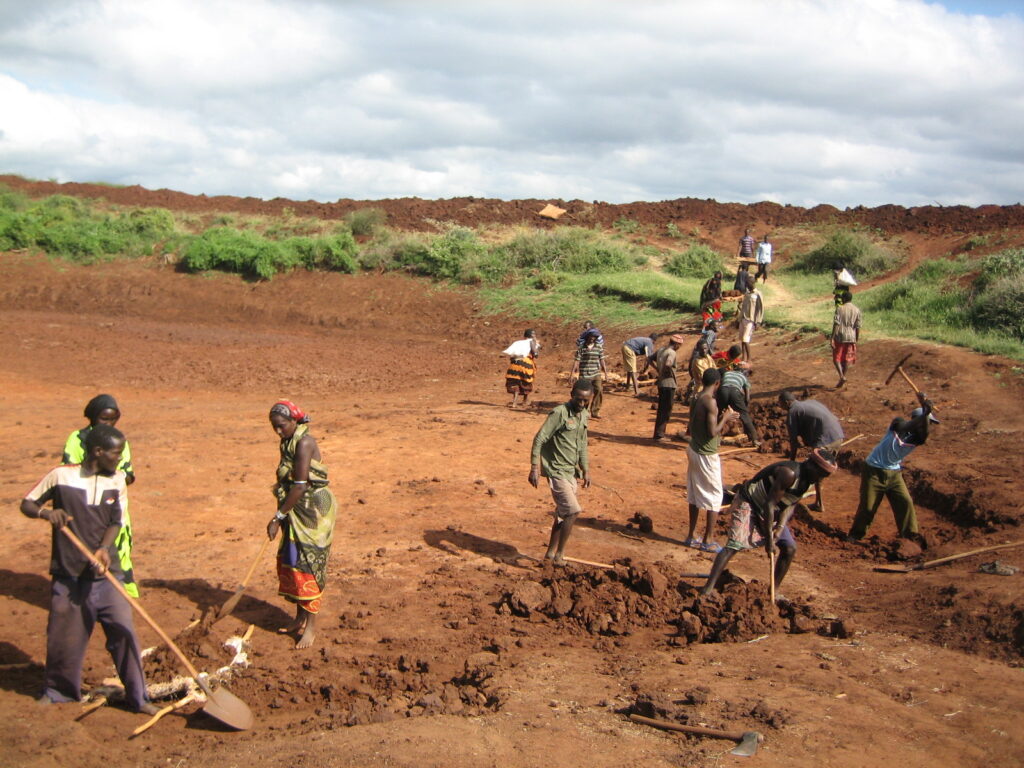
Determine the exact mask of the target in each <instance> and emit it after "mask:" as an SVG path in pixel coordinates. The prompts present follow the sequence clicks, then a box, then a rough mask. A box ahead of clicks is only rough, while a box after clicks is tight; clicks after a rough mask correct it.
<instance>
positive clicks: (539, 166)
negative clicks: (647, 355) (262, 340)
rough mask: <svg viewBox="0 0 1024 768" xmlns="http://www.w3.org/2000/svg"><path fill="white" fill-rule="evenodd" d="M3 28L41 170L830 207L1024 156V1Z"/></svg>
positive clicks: (20, 116)
mask: <svg viewBox="0 0 1024 768" xmlns="http://www.w3.org/2000/svg"><path fill="white" fill-rule="evenodd" d="M19 5H21V4H19ZM0 30H2V31H0V103H3V104H4V109H3V111H2V112H0V163H2V165H3V167H0V170H6V171H13V172H19V173H24V174H26V175H30V176H35V177H44V178H46V177H58V178H67V179H75V180H93V179H103V180H107V181H112V182H127V183H140V184H143V185H146V186H152V187H156V186H168V187H173V188H178V189H183V190H185V191H189V192H197V193H198V192H205V193H208V194H218V193H226V194H239V195H257V196H262V197H275V196H278V195H287V196H293V197H312V198H315V199H321V200H332V199H336V198H338V197H361V198H373V197H396V196H404V195H417V196H421V197H450V196H456V195H475V196H493V197H503V198H514V197H540V198H558V197H560V198H565V199H571V198H576V197H579V198H582V199H604V200H609V201H613V202H620V201H630V200H635V199H664V198H672V197H681V196H696V197H716V198H718V199H722V200H737V201H755V200H759V199H764V198H769V199H775V200H777V201H779V202H790V203H796V204H810V205H813V204H816V203H818V202H829V203H833V204H836V205H857V204H866V205H877V204H881V203H886V202H895V203H905V204H916V203H921V202H931V201H932V200H939V201H941V202H943V203H956V202H965V203H969V204H980V203H984V202H997V203H1008V202H1017V201H1018V200H1019V199H1020V195H1021V193H1020V183H1019V179H1020V178H1022V177H1024V138H1022V137H1024V95H1022V94H1024V55H1022V54H1021V52H1020V41H1021V40H1022V39H1024V22H1022V21H1021V19H1020V18H1019V17H1015V16H1004V17H1001V18H988V17H984V16H966V15H963V14H958V13H951V12H949V11H946V10H945V9H944V8H943V7H942V6H939V5H929V4H926V3H924V2H920V1H919V0H863V1H857V2H854V1H853V0H850V1H849V2H838V1H832V0H778V1H777V2H772V3H764V2H760V1H758V0H721V2H717V3H713V4H712V3H698V2H670V1H669V0H649V1H648V2H637V3H631V4H623V3H621V2H615V1H613V0H604V1H598V0H594V1H593V2H583V0H567V1H565V2H561V3H557V4H552V3H541V2H533V1H528V2H520V3H514V4H513V3H503V2H497V1H496V0H494V1H492V2H472V3H470V2H464V3H461V2H430V1H428V0H424V1H422V2H411V1H407V2H399V1H397V0H395V1H392V2H370V1H369V0H366V1H365V2H356V1H351V2H342V1H339V2H319V3H316V2H300V1H299V0H294V1H288V0H162V1H161V0H97V1H95V2H70V0H69V1H68V2H37V3H34V4H24V7H14V6H13V4H12V5H9V6H4V7H2V8H0Z"/></svg>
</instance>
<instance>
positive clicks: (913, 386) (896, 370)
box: [885, 352, 934, 410]
mask: <svg viewBox="0 0 1024 768" xmlns="http://www.w3.org/2000/svg"><path fill="white" fill-rule="evenodd" d="M913 355H914V353H913V352H911V353H910V354H909V355H907V356H906V357H904V358H903V359H902V360H900V361H899V362H898V363H896V367H895V368H893V369H892V373H890V374H889V377H888V378H887V379H886V380H885V386H889V382H890V381H892V377H893V376H895V375H896V374H897V373H898V374H899V375H900V376H902V377H903V378H904V379H905V380H906V382H907V384H909V385H910V388H911V389H912V390H914V394H915V395H919V394H921V390H920V389H918V388H917V385H916V384H915V383H914V382H913V381H911V380H910V377H909V376H907V372H906V371H904V370H903V365H904V363H906V362H907V360H909V359H910V358H911V357H912V356H913ZM932 410H934V409H932Z"/></svg>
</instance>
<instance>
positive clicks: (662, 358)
mask: <svg viewBox="0 0 1024 768" xmlns="http://www.w3.org/2000/svg"><path fill="white" fill-rule="evenodd" d="M682 345H683V336H682V334H679V333H674V334H672V335H671V336H669V339H668V344H666V345H665V346H664V347H662V348H661V349H659V350H658V354H657V356H656V357H655V359H654V363H655V366H656V370H657V372H658V415H657V417H655V419H654V439H655V440H664V439H665V429H666V427H668V420H669V419H670V418H672V401H673V400H674V399H675V396H676V353H677V352H678V351H679V348H680V347H681V346H682Z"/></svg>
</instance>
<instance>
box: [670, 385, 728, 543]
mask: <svg viewBox="0 0 1024 768" xmlns="http://www.w3.org/2000/svg"><path fill="white" fill-rule="evenodd" d="M721 382H722V373H721V371H719V370H718V369H717V368H709V369H708V370H706V371H704V373H703V374H701V384H702V385H703V389H701V391H700V394H699V395H698V396H697V402H696V404H695V405H694V406H693V408H692V409H691V411H690V443H689V445H687V446H686V501H687V502H688V503H689V506H690V530H689V532H688V533H687V534H686V541H685V542H683V543H684V544H686V545H687V546H688V547H693V548H694V549H700V550H703V551H704V552H713V553H718V552H720V551H721V549H722V547H721V545H719V544H716V543H715V541H714V539H713V537H714V532H715V520H716V519H717V517H718V508H719V507H721V506H722V497H723V495H724V494H723V493H722V462H721V459H719V458H718V446H719V443H720V442H721V439H722V438H721V436H722V430H723V429H724V428H725V425H726V424H728V423H729V422H730V421H735V420H736V419H737V418H739V414H737V413H736V411H734V410H733V409H732V408H729V407H728V406H726V407H725V408H724V409H723V410H722V411H721V412H719V410H718V403H717V402H716V401H715V393H716V392H717V391H718V387H719V385H720V384H721ZM702 509H703V510H705V512H706V514H707V525H705V527H704V537H703V538H702V539H695V538H694V536H693V534H694V531H695V530H696V528H697V519H698V518H699V517H700V511H701V510H702Z"/></svg>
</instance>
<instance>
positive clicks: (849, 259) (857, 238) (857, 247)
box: [791, 229, 901, 278]
mask: <svg viewBox="0 0 1024 768" xmlns="http://www.w3.org/2000/svg"><path fill="white" fill-rule="evenodd" d="M900 261H901V259H900V258H899V257H898V256H896V255H895V254H892V253H890V252H889V251H887V250H885V249H882V248H880V247H878V246H876V245H874V244H873V243H872V242H871V241H870V240H869V239H868V238H867V237H866V236H865V235H863V234H861V233H859V232H850V231H849V230H845V229H840V230H837V231H836V232H833V233H832V235H831V236H830V237H829V238H828V240H826V241H825V243H824V244H823V245H821V246H820V247H818V248H816V249H815V250H813V251H811V252H809V253H805V254H802V255H800V256H797V257H796V258H795V259H794V260H793V263H792V266H791V269H796V270H799V271H801V272H828V271H830V270H832V269H834V268H835V266H836V265H838V264H842V265H843V266H844V267H846V268H847V269H849V270H850V271H851V272H853V274H854V275H855V276H856V277H858V278H865V277H871V276H872V275H878V274H881V273H883V272H888V271H889V270H891V269H893V268H894V267H896V266H897V265H898V264H899V262H900Z"/></svg>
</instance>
